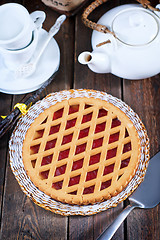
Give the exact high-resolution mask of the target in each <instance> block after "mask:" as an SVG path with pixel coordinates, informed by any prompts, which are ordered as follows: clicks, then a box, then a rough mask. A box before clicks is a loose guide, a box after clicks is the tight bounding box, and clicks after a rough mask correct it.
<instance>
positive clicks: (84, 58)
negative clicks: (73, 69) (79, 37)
mask: <svg viewBox="0 0 160 240" xmlns="http://www.w3.org/2000/svg"><path fill="white" fill-rule="evenodd" d="M91 60H92V55H91V53H90V52H82V53H81V54H80V55H79V56H78V61H79V62H80V63H81V64H84V65H85V64H89V63H90V62H91Z"/></svg>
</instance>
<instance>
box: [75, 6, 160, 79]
mask: <svg viewBox="0 0 160 240" xmlns="http://www.w3.org/2000/svg"><path fill="white" fill-rule="evenodd" d="M156 8H157V9H160V4H158V5H157V6H156ZM98 24H103V25H105V26H107V28H108V29H109V30H110V31H111V33H102V32H98V31H96V30H94V31H93V33H92V39H91V42H92V48H93V52H91V53H90V52H83V53H81V54H80V55H79V57H78V61H79V62H80V63H81V64H87V65H88V67H89V68H90V69H91V70H92V71H93V72H96V73H113V74H114V75H116V76H119V77H121V78H125V79H144V78H148V77H152V76H154V75H156V74H158V73H159V72H160V11H152V10H150V9H145V8H144V7H143V6H141V5H140V4H126V5H121V6H118V7H115V8H113V9H111V10H110V11H108V12H107V13H105V14H104V15H103V16H102V17H101V18H100V19H99V21H98Z"/></svg>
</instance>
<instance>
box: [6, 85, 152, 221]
mask: <svg viewBox="0 0 160 240" xmlns="http://www.w3.org/2000/svg"><path fill="white" fill-rule="evenodd" d="M76 97H88V98H90V97H93V98H98V99H101V100H104V101H108V102H109V103H112V104H113V105H115V106H116V107H118V108H119V109H121V111H123V112H124V113H125V114H126V115H127V116H128V117H129V119H130V120H131V121H132V122H133V124H134V126H135V128H136V130H137V133H138V135H139V138H140V142H141V149H140V150H141V158H140V163H139V167H138V169H137V171H136V174H135V176H134V177H133V178H132V180H131V181H130V182H129V184H128V185H127V187H126V188H125V189H124V190H123V191H122V192H121V193H119V194H118V195H117V196H115V197H112V198H111V199H109V200H106V201H104V202H101V203H96V204H93V205H85V206H78V205H69V204H65V203H61V202H58V201H55V200H54V199H52V198H51V197H49V196H48V195H46V194H45V193H43V192H41V191H40V190H39V189H38V188H37V187H36V186H35V185H34V184H33V183H32V182H31V180H30V178H29V177H28V175H27V174H26V171H25V169H24V165H23V160H22V146H23V140H24V138H25V134H26V132H27V130H28V128H29V127H30V125H31V123H32V122H33V121H34V120H35V118H37V117H38V116H39V114H40V113H42V112H43V111H44V110H45V109H47V108H49V107H50V106H52V105H54V104H56V103H57V102H61V101H63V100H65V99H70V98H76ZM9 153H10V166H11V169H12V171H13V174H14V175H15V178H16V179H17V181H18V183H19V185H20V187H21V189H22V190H23V192H24V193H25V194H26V195H27V196H28V197H29V198H30V199H31V200H32V201H33V202H35V203H36V204H37V205H39V206H41V207H43V208H45V209H47V210H50V211H52V212H54V213H58V214H61V215H64V216H69V215H92V214H95V213H98V212H101V211H104V210H106V209H108V208H111V207H116V206H117V204H119V203H120V202H122V201H124V200H125V199H126V198H127V197H128V196H129V195H130V194H131V193H132V192H133V191H134V190H135V189H136V188H137V187H138V185H139V184H140V183H141V182H142V181H143V179H144V176H145V173H146V169H147V166H148V161H149V139H148V136H147V132H146V129H145V127H144V125H143V123H142V122H141V120H140V118H139V117H138V115H137V114H136V113H135V112H134V111H133V110H132V109H131V108H130V107H129V106H128V105H127V104H125V103H124V102H123V101H121V100H120V99H117V98H115V97H113V96H111V95H109V94H107V93H104V92H100V91H94V90H83V89H80V90H64V91H61V92H56V93H52V94H49V95H48V96H47V97H45V98H44V99H42V100H41V101H38V102H37V103H36V104H34V105H33V106H32V107H31V108H30V109H29V111H28V112H27V113H26V115H25V116H23V117H21V119H20V120H19V122H18V123H17V126H16V128H15V129H14V131H13V133H12V136H11V139H10V141H9Z"/></svg>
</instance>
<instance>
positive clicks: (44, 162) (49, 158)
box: [41, 155, 53, 166]
mask: <svg viewBox="0 0 160 240" xmlns="http://www.w3.org/2000/svg"><path fill="white" fill-rule="evenodd" d="M52 157H53V155H49V156H46V157H43V159H42V162H41V166H44V165H47V164H50V163H51V162H52Z"/></svg>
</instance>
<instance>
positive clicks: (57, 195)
mask: <svg viewBox="0 0 160 240" xmlns="http://www.w3.org/2000/svg"><path fill="white" fill-rule="evenodd" d="M71 91H72V90H71ZM71 99H72V98H71ZM81 99H82V98H81ZM63 101H68V100H63ZM63 101H62V102H63ZM95 101H97V99H96V100H95ZM100 101H101V100H100ZM103 101H104V100H103ZM93 102H94V101H93ZM105 104H106V105H108V104H109V106H111V105H112V106H113V108H114V112H115V113H117V116H118V118H119V120H121V122H123V120H122V119H123V118H125V119H127V121H128V123H127V125H130V127H129V128H127V130H128V131H129V135H132V136H134V139H132V143H133V144H132V147H133V148H134V149H133V153H132V154H133V155H132V158H131V160H130V161H131V162H130V164H129V166H130V167H128V168H127V170H128V172H127V173H125V174H124V175H125V176H123V177H121V179H120V180H119V181H118V182H116V188H115V186H113V187H112V186H111V187H109V191H108V188H107V189H105V190H106V191H105V190H102V191H103V193H102V191H99V192H98V194H97V192H96V193H93V194H86V195H83V196H82V197H79V196H75V195H74V196H72V195H69V194H67V195H66V194H65V193H63V192H61V191H60V190H55V189H52V191H50V189H47V188H46V184H45V181H44V182H43V181H41V182H39V180H38V179H37V178H35V173H34V171H32V169H31V163H30V162H29V161H23V163H24V167H25V169H26V172H27V174H28V176H29V177H30V179H31V181H32V182H33V183H34V184H35V186H36V187H38V188H39V189H40V190H41V191H42V192H44V193H45V194H47V195H49V196H51V197H52V198H53V199H55V200H58V201H61V202H64V203H68V204H78V205H81V204H94V203H97V202H102V201H104V200H108V199H110V198H112V197H114V196H117V194H118V193H120V192H122V191H123V190H124V189H125V188H126V186H127V185H128V183H129V182H130V181H131V179H132V178H133V177H134V176H135V173H136V171H137V168H138V165H139V159H140V157H141V153H140V139H139V137H138V133H137V131H136V129H135V127H134V125H133V123H132V121H131V120H130V119H129V118H128V117H127V116H126V115H125V113H123V112H122V111H121V110H120V109H119V108H118V107H116V106H114V105H113V104H112V103H107V102H105ZM53 108H54V106H53ZM48 111H50V108H49V109H46V110H45V113H46V112H48ZM45 113H44V112H43V113H41V114H40V115H39V117H38V118H39V120H40V119H41V120H42V119H43V115H44V114H45ZM45 115H46V114H45ZM120 116H121V118H120ZM38 118H37V119H35V121H34V122H33V123H32V124H31V126H30V127H34V125H36V122H37V120H38ZM30 129H31V128H29V129H28V131H27V133H26V138H28V140H29V139H30ZM25 143H27V141H26V140H25V141H24V145H23V156H24V155H25V153H24V148H25V145H26V144H25ZM28 150H29V149H28ZM135 158H136V159H137V161H134V159H135ZM124 178H125V179H124Z"/></svg>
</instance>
